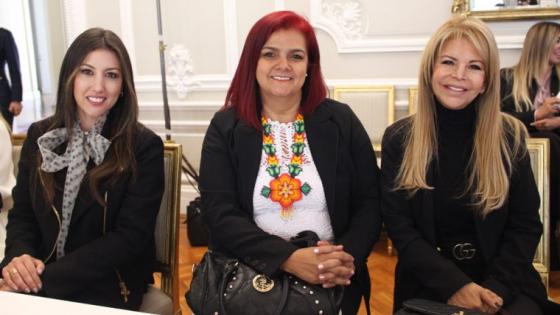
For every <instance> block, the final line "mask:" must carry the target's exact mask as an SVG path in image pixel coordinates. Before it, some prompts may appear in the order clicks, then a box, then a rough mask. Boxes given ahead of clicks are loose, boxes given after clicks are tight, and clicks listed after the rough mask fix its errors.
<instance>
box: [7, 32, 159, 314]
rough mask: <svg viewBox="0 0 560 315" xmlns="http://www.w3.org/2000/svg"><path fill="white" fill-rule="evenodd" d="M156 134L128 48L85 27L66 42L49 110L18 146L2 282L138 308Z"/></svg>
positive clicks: (144, 280)
mask: <svg viewBox="0 0 560 315" xmlns="http://www.w3.org/2000/svg"><path fill="white" fill-rule="evenodd" d="M163 176H164V175H163V145H162V141H161V139H160V138H159V137H158V136H157V135H155V134H154V133H153V132H152V131H150V130H149V129H147V128H146V127H144V126H142V125H141V124H140V123H139V122H138V102H137V98H136V92H135V88H134V83H133V74H132V66H131V63H130V58H129V56H128V53H127V51H126V48H125V46H124V44H123V43H122V41H121V40H120V39H119V38H118V37H117V35H115V34H114V33H113V32H111V31H108V30H104V29H100V28H93V29H89V30H87V31H85V32H83V33H82V34H81V35H79V36H78V37H77V38H76V39H75V40H74V42H73V43H72V44H71V45H70V47H69V48H68V51H67V53H66V55H65V57H64V60H63V62H62V68H61V71H60V77H59V85H58V93H57V103H56V111H55V114H54V115H53V116H51V117H48V118H46V119H44V120H41V121H39V122H36V123H34V124H32V125H31V126H30V128H29V131H28V135H27V138H26V140H25V142H24V144H23V148H22V152H21V160H20V163H19V172H18V176H17V183H16V187H15V189H14V194H13V199H14V206H13V209H12V210H11V211H10V214H9V217H8V226H7V240H6V256H5V258H4V260H3V261H2V263H1V264H0V268H1V270H2V278H3V279H2V284H1V286H0V289H2V290H7V291H14V292H24V293H35V294H39V295H43V296H46V297H51V298H57V299H64V300H71V301H77V302H85V303H90V304H98V305H105V306H111V307H118V308H126V309H138V308H139V307H140V303H141V302H142V296H143V294H144V292H145V291H146V289H147V284H148V283H149V282H151V281H152V265H153V261H154V226H155V221H156V216H157V212H158V209H159V206H160V202H161V197H162V194H163V189H164V183H163Z"/></svg>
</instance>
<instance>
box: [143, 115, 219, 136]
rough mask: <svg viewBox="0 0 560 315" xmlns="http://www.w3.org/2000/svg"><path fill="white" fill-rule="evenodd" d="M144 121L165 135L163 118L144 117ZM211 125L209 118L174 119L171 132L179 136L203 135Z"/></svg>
mask: <svg viewBox="0 0 560 315" xmlns="http://www.w3.org/2000/svg"><path fill="white" fill-rule="evenodd" d="M142 123H143V124H144V125H146V126H148V127H149V128H150V129H152V130H153V131H154V132H156V133H160V134H161V135H165V132H166V131H165V121H164V120H163V119H160V120H146V119H142ZM209 125H210V121H209V120H173V126H172V127H173V131H172V132H171V134H172V135H177V136H186V135H188V136H201V137H203V136H204V134H205V133H206V129H208V126H209Z"/></svg>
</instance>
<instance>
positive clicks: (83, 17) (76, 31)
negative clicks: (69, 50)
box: [61, 0, 88, 47]
mask: <svg viewBox="0 0 560 315" xmlns="http://www.w3.org/2000/svg"><path fill="white" fill-rule="evenodd" d="M61 1H62V11H63V16H62V18H63V22H64V23H63V24H64V35H65V41H66V47H69V46H70V44H71V43H72V41H74V39H75V38H76V37H77V36H78V35H80V33H81V32H83V31H84V30H85V29H86V28H87V25H88V23H87V12H86V3H85V0H61Z"/></svg>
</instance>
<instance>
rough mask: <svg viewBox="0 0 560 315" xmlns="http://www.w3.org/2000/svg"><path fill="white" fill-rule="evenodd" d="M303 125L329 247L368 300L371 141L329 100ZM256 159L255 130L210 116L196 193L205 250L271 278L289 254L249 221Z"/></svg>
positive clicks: (231, 117) (375, 205)
mask: <svg viewBox="0 0 560 315" xmlns="http://www.w3.org/2000/svg"><path fill="white" fill-rule="evenodd" d="M304 120H305V131H306V134H307V140H308V143H309V147H310V150H311V154H312V155H313V160H314V162H315V165H316V167H317V171H318V172H319V175H320V177H321V180H322V182H323V187H324V190H325V196H326V199H327V207H328V211H329V215H330V219H331V223H332V226H333V231H334V236H335V241H336V243H339V244H343V245H344V249H345V250H346V251H347V252H349V253H350V254H351V255H352V256H353V257H354V259H355V265H356V275H355V276H354V277H355V279H357V280H358V282H359V284H360V292H361V293H366V294H367V296H368V297H369V276H368V273H367V267H366V260H367V257H368V255H369V253H370V251H371V249H372V246H373V244H374V243H375V242H376V240H377V238H378V234H379V229H380V225H381V218H380V209H379V201H378V198H379V197H378V177H379V169H378V167H377V163H376V160H375V153H374V151H373V149H372V145H371V141H370V139H369V137H368V135H367V133H366V131H365V129H364V128H363V126H362V124H361V123H360V121H359V120H358V118H357V117H356V115H355V114H354V113H353V112H352V110H351V109H350V108H349V107H348V105H345V104H341V103H339V102H336V101H333V100H329V99H327V100H325V101H324V102H322V103H321V104H320V105H319V106H318V107H317V109H316V110H315V112H313V113H311V114H306V115H304ZM261 154H262V132H261V131H259V130H256V129H254V128H252V127H249V126H248V125H247V124H246V123H244V122H243V121H241V120H239V118H238V117H237V115H236V113H235V111H234V110H233V109H227V110H224V111H220V112H218V113H216V115H215V116H214V118H213V119H212V121H211V123H210V127H209V128H208V131H207V133H206V137H205V139H204V144H203V147H202V160H201V167H200V186H199V187H200V191H201V195H202V203H203V217H204V219H205V221H206V222H207V223H208V226H209V229H210V247H211V248H213V249H215V250H218V251H221V252H226V253H229V254H231V255H233V256H235V257H238V258H240V259H241V260H242V261H244V262H245V263H247V264H248V265H250V266H252V267H254V268H255V269H256V270H258V271H260V272H262V273H264V274H267V275H272V274H274V273H275V272H277V271H278V270H279V268H280V265H281V264H282V263H283V262H284V261H285V260H286V259H287V258H288V257H289V256H290V255H291V254H292V252H294V251H295V250H296V249H297V248H296V247H295V246H294V245H292V244H291V243H289V242H287V241H285V240H284V239H282V238H280V237H278V236H275V235H271V234H268V233H266V232H264V231H263V230H261V229H260V228H259V227H257V225H256V224H255V222H254V221H253V190H254V189H255V181H256V177H257V174H258V170H259V163H260V160H261ZM354 282H355V281H353V283H354Z"/></svg>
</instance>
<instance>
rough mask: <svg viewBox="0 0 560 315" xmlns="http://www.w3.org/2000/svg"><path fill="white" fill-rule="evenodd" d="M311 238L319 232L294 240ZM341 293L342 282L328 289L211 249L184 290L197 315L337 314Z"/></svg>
mask: <svg viewBox="0 0 560 315" xmlns="http://www.w3.org/2000/svg"><path fill="white" fill-rule="evenodd" d="M310 233H312V234H310ZM310 235H311V236H310ZM313 235H314V236H313ZM312 238H313V242H314V243H313V245H314V244H316V242H317V239H318V237H317V234H315V233H314V232H311V231H305V232H302V233H300V234H298V237H297V238H296V239H294V240H292V242H293V243H294V244H297V245H298V246H300V245H305V246H308V245H309V240H310V239H312ZM302 247H303V246H302ZM342 296H343V288H342V287H341V286H337V287H334V288H331V289H325V288H323V287H322V286H321V285H313V284H309V283H307V282H305V281H303V280H301V279H298V278H297V277H295V276H293V275H290V274H288V273H284V272H280V273H278V275H276V276H274V277H272V278H269V277H267V276H265V275H263V274H260V273H259V272H257V271H255V270H254V269H253V268H251V267H249V266H247V265H246V264H244V263H242V262H241V261H239V260H238V259H235V258H231V257H228V256H226V255H224V254H220V253H217V252H214V251H211V250H209V251H207V252H206V254H204V257H203V258H202V261H201V262H200V264H198V265H197V266H196V267H195V269H194V271H193V278H192V282H191V286H190V289H189V291H188V292H187V293H186V294H185V298H186V299H187V303H188V304H189V307H190V308H191V310H192V311H193V312H194V313H195V314H197V315H206V314H212V315H213V314H220V315H226V314H229V315H232V314H243V315H257V314H258V315H267V314H275V315H279V314H290V315H299V314H301V315H308V314H323V315H337V314H338V312H339V309H340V305H341V302H342Z"/></svg>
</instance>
